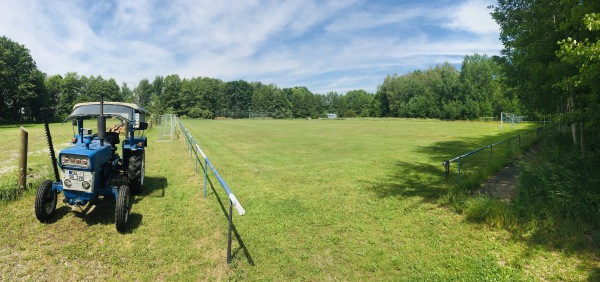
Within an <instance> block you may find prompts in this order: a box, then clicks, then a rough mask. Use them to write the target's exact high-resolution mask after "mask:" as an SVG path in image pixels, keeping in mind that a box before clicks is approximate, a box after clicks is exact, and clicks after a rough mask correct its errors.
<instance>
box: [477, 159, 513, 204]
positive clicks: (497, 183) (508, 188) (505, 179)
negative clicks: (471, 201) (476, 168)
mask: <svg viewBox="0 0 600 282" xmlns="http://www.w3.org/2000/svg"><path fill="white" fill-rule="evenodd" d="M518 175H519V167H518V165H517V163H516V162H515V161H512V162H510V163H507V164H506V165H504V167H503V168H502V169H500V170H499V171H498V172H497V173H496V175H494V176H493V177H492V178H490V179H488V181H486V182H485V183H483V184H482V185H481V188H480V189H479V190H477V192H476V194H481V195H488V196H490V197H491V198H494V199H499V200H503V201H512V200H513V199H514V198H515V196H516V195H517V189H516V187H517V176H518Z"/></svg>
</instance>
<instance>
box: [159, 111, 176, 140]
mask: <svg viewBox="0 0 600 282" xmlns="http://www.w3.org/2000/svg"><path fill="white" fill-rule="evenodd" d="M176 120H177V116H176V115H174V114H169V115H162V116H160V117H159V118H158V141H159V142H160V141H173V139H174V138H175V134H176V132H175V130H176Z"/></svg>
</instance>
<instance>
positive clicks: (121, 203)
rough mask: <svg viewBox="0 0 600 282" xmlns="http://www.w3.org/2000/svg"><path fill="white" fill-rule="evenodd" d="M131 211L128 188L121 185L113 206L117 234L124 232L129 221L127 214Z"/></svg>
mask: <svg viewBox="0 0 600 282" xmlns="http://www.w3.org/2000/svg"><path fill="white" fill-rule="evenodd" d="M130 210H131V199H130V197H129V186H127V185H121V186H120V187H119V193H118V197H117V204H116V205H115V224H116V226H117V230H118V231H119V232H123V231H125V228H126V227H127V222H128V221H129V212H130Z"/></svg>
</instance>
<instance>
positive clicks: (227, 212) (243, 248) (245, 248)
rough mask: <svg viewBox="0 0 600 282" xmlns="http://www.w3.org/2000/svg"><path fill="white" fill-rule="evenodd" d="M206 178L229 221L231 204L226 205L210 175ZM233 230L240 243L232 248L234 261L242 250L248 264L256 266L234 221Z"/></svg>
mask: <svg viewBox="0 0 600 282" xmlns="http://www.w3.org/2000/svg"><path fill="white" fill-rule="evenodd" d="M201 167H202V168H203V164H202V165H201ZM206 179H207V184H208V185H210V189H211V190H212V193H213V194H214V195H215V197H216V198H217V201H218V202H219V206H220V207H221V211H222V212H223V215H224V216H225V220H227V221H228V222H229V205H225V203H224V202H223V199H221V196H219V193H217V191H216V189H215V186H214V184H213V182H212V181H211V180H210V177H207V178H206ZM227 200H229V198H226V202H227V203H230V201H227ZM232 212H233V211H232ZM231 231H232V233H233V235H234V236H235V240H236V241H237V242H238V243H239V244H240V246H239V248H237V249H235V250H231V259H232V261H233V258H235V257H236V256H237V254H238V253H239V252H240V251H242V252H243V253H244V256H245V257H246V260H248V264H250V265H252V266H254V260H253V259H252V255H250V251H249V250H248V248H247V247H246V244H244V240H242V236H241V235H240V233H239V232H238V230H237V228H236V227H235V224H234V223H232V225H231Z"/></svg>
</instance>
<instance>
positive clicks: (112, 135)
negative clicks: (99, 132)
mask: <svg viewBox="0 0 600 282" xmlns="http://www.w3.org/2000/svg"><path fill="white" fill-rule="evenodd" d="M104 139H105V140H106V142H108V143H110V144H111V145H113V147H114V146H115V145H117V144H119V143H120V142H121V141H120V140H119V133H118V132H106V136H105V138H104Z"/></svg>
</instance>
